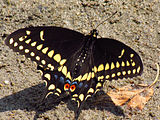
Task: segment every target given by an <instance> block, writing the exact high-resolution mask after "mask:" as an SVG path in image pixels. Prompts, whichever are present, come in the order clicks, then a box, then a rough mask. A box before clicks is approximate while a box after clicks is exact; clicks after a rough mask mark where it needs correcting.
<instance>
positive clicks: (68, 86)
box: [64, 83, 70, 91]
mask: <svg viewBox="0 0 160 120" xmlns="http://www.w3.org/2000/svg"><path fill="white" fill-rule="evenodd" d="M69 88H70V84H69V83H66V84H65V85H64V90H65V91H66V90H69Z"/></svg>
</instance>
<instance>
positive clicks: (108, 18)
mask: <svg viewBox="0 0 160 120" xmlns="http://www.w3.org/2000/svg"><path fill="white" fill-rule="evenodd" d="M116 13H117V11H116V12H115V13H113V14H112V15H111V16H110V17H109V18H107V19H105V20H104V21H102V22H101V23H100V24H98V25H97V27H96V29H97V28H98V27H99V26H100V25H101V24H103V23H104V22H106V21H107V20H108V19H110V18H111V17H113V16H114V15H115V14H116Z"/></svg>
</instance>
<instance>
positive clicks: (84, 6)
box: [80, 0, 93, 28]
mask: <svg viewBox="0 0 160 120" xmlns="http://www.w3.org/2000/svg"><path fill="white" fill-rule="evenodd" d="M80 1H81V5H82V6H83V9H84V11H85V14H86V15H87V19H88V21H89V24H90V26H91V28H93V24H92V22H91V20H90V18H89V15H88V13H87V10H86V5H85V4H84V3H83V0H80Z"/></svg>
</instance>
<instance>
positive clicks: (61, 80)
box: [59, 76, 64, 84]
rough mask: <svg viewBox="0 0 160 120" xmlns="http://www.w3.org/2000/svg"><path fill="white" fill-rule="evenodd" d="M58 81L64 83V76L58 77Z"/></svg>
mask: <svg viewBox="0 0 160 120" xmlns="http://www.w3.org/2000/svg"><path fill="white" fill-rule="evenodd" d="M59 82H60V83H62V84H64V77H62V76H61V77H60V79H59Z"/></svg>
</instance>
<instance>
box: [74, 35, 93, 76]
mask: <svg viewBox="0 0 160 120" xmlns="http://www.w3.org/2000/svg"><path fill="white" fill-rule="evenodd" d="M87 38H88V37H86V41H85V42H84V45H83V46H82V48H81V50H80V51H79V52H77V54H76V57H75V60H74V61H75V63H74V67H73V69H72V70H73V71H72V76H73V78H76V77H78V76H79V75H80V74H83V73H85V71H87V72H88V71H90V70H89V69H90V65H92V62H91V59H90V58H91V53H92V48H93V42H94V40H92V39H91V38H90V39H87Z"/></svg>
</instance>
